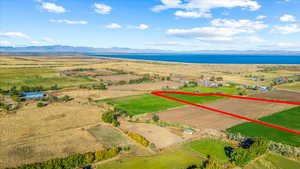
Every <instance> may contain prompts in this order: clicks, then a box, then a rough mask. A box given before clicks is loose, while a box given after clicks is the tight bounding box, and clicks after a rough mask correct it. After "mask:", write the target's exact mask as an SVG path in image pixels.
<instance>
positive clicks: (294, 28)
mask: <svg viewBox="0 0 300 169" xmlns="http://www.w3.org/2000/svg"><path fill="white" fill-rule="evenodd" d="M271 32H272V33H280V34H291V33H299V32H300V26H299V25H297V24H289V25H285V26H275V27H274V29H272V30H271Z"/></svg>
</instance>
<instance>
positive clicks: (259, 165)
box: [245, 154, 300, 169]
mask: <svg viewBox="0 0 300 169" xmlns="http://www.w3.org/2000/svg"><path fill="white" fill-rule="evenodd" d="M299 167H300V162H297V161H293V160H290V159H287V158H285V157H282V156H279V155H275V154H266V155H265V156H263V158H259V159H257V160H255V161H253V162H250V163H249V164H248V165H247V166H245V169H269V168H276V169H277V168H280V169H298V168H299Z"/></svg>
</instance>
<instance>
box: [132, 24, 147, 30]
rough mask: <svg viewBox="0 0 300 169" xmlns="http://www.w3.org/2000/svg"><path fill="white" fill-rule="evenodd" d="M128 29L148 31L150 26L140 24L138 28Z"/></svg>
mask: <svg viewBox="0 0 300 169" xmlns="http://www.w3.org/2000/svg"><path fill="white" fill-rule="evenodd" d="M128 28H130V29H139V30H146V29H149V25H146V24H139V25H137V26H131V25H130V26H128Z"/></svg>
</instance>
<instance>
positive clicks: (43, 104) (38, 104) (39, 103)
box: [36, 102, 47, 107]
mask: <svg viewBox="0 0 300 169" xmlns="http://www.w3.org/2000/svg"><path fill="white" fill-rule="evenodd" d="M36 106H37V107H45V106H47V104H46V103H42V102H38V103H37V104H36Z"/></svg>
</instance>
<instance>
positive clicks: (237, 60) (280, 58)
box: [93, 54, 300, 64]
mask: <svg viewBox="0 0 300 169" xmlns="http://www.w3.org/2000/svg"><path fill="white" fill-rule="evenodd" d="M93 56H103V57H111V58H123V59H138V60H154V61H169V62H185V63H216V64H300V55H299V56H294V55H218V54H112V55H106V54H104V55H93Z"/></svg>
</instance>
